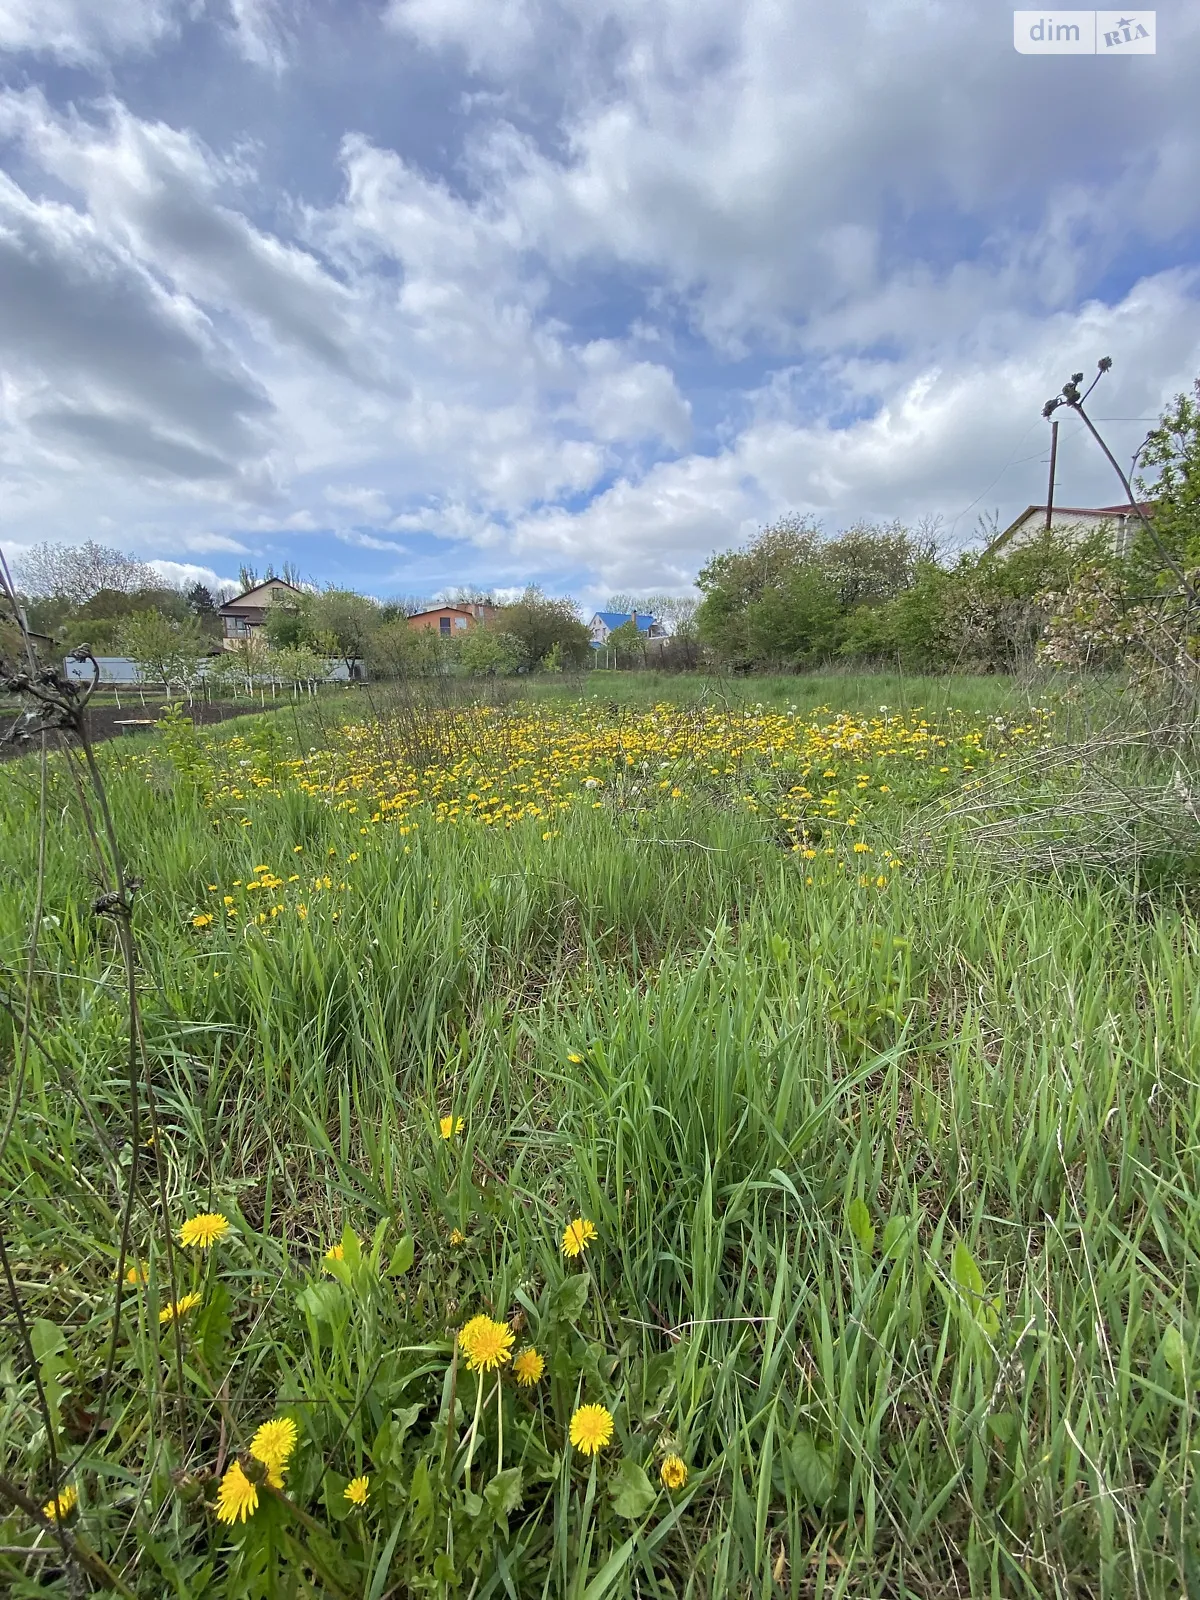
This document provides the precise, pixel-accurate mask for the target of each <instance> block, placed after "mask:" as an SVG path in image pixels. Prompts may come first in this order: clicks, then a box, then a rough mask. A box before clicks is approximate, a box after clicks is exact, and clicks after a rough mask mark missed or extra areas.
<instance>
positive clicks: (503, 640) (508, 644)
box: [458, 626, 521, 677]
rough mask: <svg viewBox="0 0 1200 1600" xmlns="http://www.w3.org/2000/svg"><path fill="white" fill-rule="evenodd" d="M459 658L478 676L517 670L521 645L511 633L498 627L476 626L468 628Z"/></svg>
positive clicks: (468, 669) (466, 667)
mask: <svg viewBox="0 0 1200 1600" xmlns="http://www.w3.org/2000/svg"><path fill="white" fill-rule="evenodd" d="M458 659H459V661H460V662H461V663H462V665H463V667H465V669H466V670H467V671H468V672H470V673H473V674H474V675H475V676H476V677H482V676H483V675H485V674H487V675H490V676H494V675H496V674H498V673H509V672H515V671H516V669H517V663H518V662H519V661H520V659H521V646H520V644H519V642H518V641H517V640H516V639H515V638H514V637H513V635H512V634H511V633H504V632H503V631H502V630H501V629H500V628H498V627H487V626H482V627H475V628H471V629H469V630H468V632H467V634H466V636H465V637H464V639H463V641H462V644H461V645H460V646H459V651H458Z"/></svg>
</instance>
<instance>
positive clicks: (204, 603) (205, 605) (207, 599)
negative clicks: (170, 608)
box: [183, 583, 217, 617]
mask: <svg viewBox="0 0 1200 1600" xmlns="http://www.w3.org/2000/svg"><path fill="white" fill-rule="evenodd" d="M183 598H184V600H185V602H186V603H187V608H188V610H189V611H190V612H191V613H192V615H193V616H194V617H207V616H211V615H212V614H213V613H214V612H215V611H216V609H217V602H216V600H215V599H214V598H213V592H212V590H211V589H210V588H209V587H208V585H207V584H204V583H194V584H192V586H191V588H190V589H189V590H188V591H187V593H186V594H185V595H184V597H183Z"/></svg>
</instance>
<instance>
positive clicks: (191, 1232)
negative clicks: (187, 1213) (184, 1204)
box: [179, 1211, 229, 1250]
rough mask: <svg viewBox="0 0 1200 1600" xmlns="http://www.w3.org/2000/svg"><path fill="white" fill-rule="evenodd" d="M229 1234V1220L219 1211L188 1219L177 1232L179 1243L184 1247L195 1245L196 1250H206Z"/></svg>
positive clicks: (204, 1212) (206, 1212)
mask: <svg viewBox="0 0 1200 1600" xmlns="http://www.w3.org/2000/svg"><path fill="white" fill-rule="evenodd" d="M228 1232H229V1218H228V1217H223V1216H222V1215H221V1213H220V1212H219V1211H203V1212H201V1213H200V1215H199V1216H198V1217H189V1218H188V1220H187V1221H186V1222H185V1223H184V1225H183V1227H182V1228H180V1230H179V1242H180V1244H181V1245H184V1246H185V1247H190V1246H191V1245H195V1247H196V1249H197V1250H207V1249H209V1248H210V1247H211V1246H212V1245H214V1244H216V1242H217V1240H218V1239H223V1238H224V1237H225V1235H226V1234H227V1233H228Z"/></svg>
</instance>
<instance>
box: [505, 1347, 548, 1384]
mask: <svg viewBox="0 0 1200 1600" xmlns="http://www.w3.org/2000/svg"><path fill="white" fill-rule="evenodd" d="M545 1370H546V1358H545V1356H544V1355H542V1353H541V1351H540V1350H535V1349H533V1347H532V1346H530V1348H529V1349H528V1350H522V1351H521V1353H520V1355H519V1356H518V1357H517V1358H516V1360H515V1361H514V1362H513V1376H514V1377H515V1378H516V1380H517V1382H518V1383H519V1384H520V1385H521V1387H522V1388H523V1389H532V1388H533V1386H534V1384H535V1383H538V1382H540V1381H541V1377H542V1374H543V1372H545Z"/></svg>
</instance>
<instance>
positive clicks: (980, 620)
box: [698, 518, 1116, 672]
mask: <svg viewBox="0 0 1200 1600" xmlns="http://www.w3.org/2000/svg"><path fill="white" fill-rule="evenodd" d="M1096 562H1105V563H1108V564H1109V566H1113V565H1114V563H1116V557H1115V556H1114V553H1113V544H1112V532H1111V530H1106V529H1100V530H1097V531H1096V532H1093V533H1091V534H1089V535H1087V536H1086V537H1083V538H1079V537H1077V536H1075V535H1074V534H1072V533H1069V532H1064V531H1062V530H1055V531H1053V532H1051V533H1041V534H1038V535H1036V536H1035V537H1033V538H1031V539H1028V540H1026V541H1025V542H1023V543H1022V544H1020V545H1017V546H1015V547H1012V548H1003V547H1001V548H997V549H994V550H988V551H985V552H972V553H968V554H965V555H963V556H960V557H959V558H958V560H957V561H956V562H955V563H954V565H953V566H952V567H946V566H943V565H942V564H941V563H940V562H939V561H938V559H937V558H936V555H935V552H934V549H933V545H932V541H931V540H929V539H927V538H921V537H917V536H915V535H913V534H911V533H909V532H908V530H906V529H904V528H902V527H900V526H899V525H897V524H891V525H889V526H886V527H882V528H877V527H870V526H865V525H859V526H857V527H854V528H851V529H849V530H848V531H847V532H845V533H843V534H841V535H840V536H839V537H838V538H837V539H834V540H831V541H828V542H822V540H821V539H820V536H819V530H818V529H817V528H816V526H815V525H814V524H813V523H812V522H810V521H807V520H803V519H797V518H785V519H783V520H782V521H781V522H779V523H777V524H775V525H774V526H772V527H770V528H767V529H765V530H764V531H763V532H762V533H761V534H759V535H758V537H757V538H756V539H754V540H752V541H751V543H750V544H749V545H748V546H747V547H746V549H745V550H741V551H730V552H726V553H725V554H724V555H720V556H715V557H714V558H713V559H712V561H710V562H709V564H708V565H707V566H706V567H705V568H704V570H703V571H702V572H701V574H700V577H699V580H698V582H699V584H700V587H701V589H703V590H704V593H705V599H704V603H703V605H702V606H701V608H700V612H699V627H700V632H701V637H702V638H703V639H704V640H705V642H706V643H707V644H708V645H710V646H711V647H712V648H713V649H714V650H715V651H716V652H717V654H718V656H720V658H721V659H722V660H724V661H726V662H727V663H728V664H730V665H732V666H735V667H739V668H759V669H760V668H769V669H772V670H781V669H782V670H792V671H794V670H796V669H797V668H808V669H811V668H813V667H814V666H818V665H819V664H820V663H821V662H823V661H826V660H829V659H831V658H833V657H834V656H840V657H842V658H843V659H849V660H853V661H859V662H871V663H879V662H894V663H895V664H897V665H898V666H899V667H901V668H902V669H903V670H905V671H910V672H912V671H915V672H930V671H933V672H936V671H940V670H945V669H946V668H950V667H954V666H960V667H965V668H969V669H971V670H975V671H984V672H997V671H1010V670H1012V669H1013V668H1014V667H1015V666H1016V665H1017V664H1018V663H1020V662H1021V661H1024V660H1028V659H1029V658H1030V657H1031V656H1032V654H1033V652H1034V650H1035V648H1036V646H1037V643H1038V641H1039V639H1040V637H1041V635H1042V631H1043V629H1044V627H1045V624H1046V619H1047V615H1048V612H1047V607H1046V604H1045V595H1046V594H1047V592H1050V591H1055V590H1058V589H1061V588H1064V587H1065V586H1067V585H1068V584H1069V583H1070V582H1071V581H1072V578H1073V576H1074V575H1075V574H1078V573H1080V572H1082V571H1083V570H1085V569H1086V568H1087V567H1088V565H1089V564H1093V563H1096Z"/></svg>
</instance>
